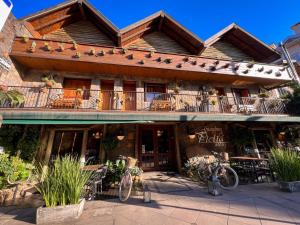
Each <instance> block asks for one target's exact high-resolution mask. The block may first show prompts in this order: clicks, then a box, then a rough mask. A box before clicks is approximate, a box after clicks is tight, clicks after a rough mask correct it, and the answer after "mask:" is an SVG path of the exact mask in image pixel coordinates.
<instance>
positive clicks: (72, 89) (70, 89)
mask: <svg viewBox="0 0 300 225" xmlns="http://www.w3.org/2000/svg"><path fill="white" fill-rule="evenodd" d="M63 86H64V98H75V97H78V92H77V91H76V90H77V89H82V91H83V93H82V98H83V99H84V100H88V99H89V96H90V92H89V89H90V88H91V80H88V79H70V78H65V79H64V85H63Z"/></svg>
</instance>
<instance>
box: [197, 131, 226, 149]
mask: <svg viewBox="0 0 300 225" xmlns="http://www.w3.org/2000/svg"><path fill="white" fill-rule="evenodd" d="M195 134H196V137H197V139H198V142H199V143H200V144H201V143H211V144H215V145H219V146H222V145H225V144H226V142H225V141H224V134H223V129H222V128H217V127H212V128H210V127H206V128H203V129H201V130H200V131H198V132H195Z"/></svg>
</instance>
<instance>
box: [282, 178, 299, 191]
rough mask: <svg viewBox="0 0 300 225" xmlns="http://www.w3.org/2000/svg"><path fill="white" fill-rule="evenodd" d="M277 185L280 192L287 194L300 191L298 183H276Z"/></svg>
mask: <svg viewBox="0 0 300 225" xmlns="http://www.w3.org/2000/svg"><path fill="white" fill-rule="evenodd" d="M278 184H279V187H280V189H281V190H282V191H288V192H295V191H300V181H293V182H284V181H278Z"/></svg>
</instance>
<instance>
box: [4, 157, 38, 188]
mask: <svg viewBox="0 0 300 225" xmlns="http://www.w3.org/2000/svg"><path fill="white" fill-rule="evenodd" d="M32 169H33V166H32V165H31V164H29V163H25V162H24V161H23V160H22V159H20V158H19V157H17V156H13V157H9V155H8V154H0V189H2V188H6V187H7V185H8V183H7V178H8V177H9V180H10V181H12V182H15V181H24V180H26V179H27V178H28V177H29V175H30V171H31V170H32Z"/></svg>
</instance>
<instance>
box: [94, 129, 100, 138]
mask: <svg viewBox="0 0 300 225" xmlns="http://www.w3.org/2000/svg"><path fill="white" fill-rule="evenodd" d="M93 137H94V138H95V139H100V138H101V137H102V133H101V132H99V131H98V132H96V133H93Z"/></svg>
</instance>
